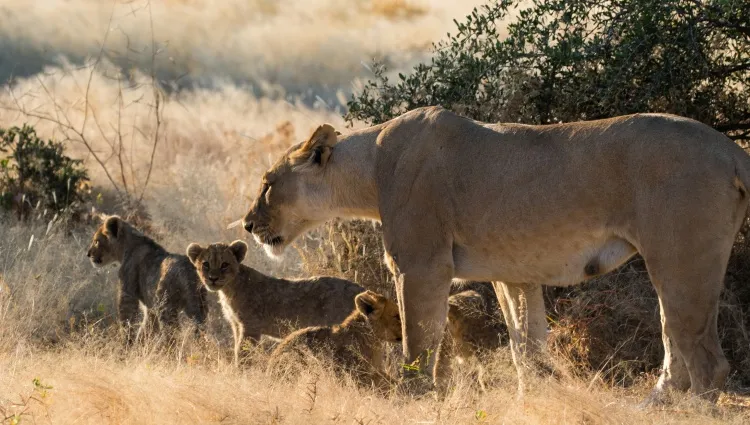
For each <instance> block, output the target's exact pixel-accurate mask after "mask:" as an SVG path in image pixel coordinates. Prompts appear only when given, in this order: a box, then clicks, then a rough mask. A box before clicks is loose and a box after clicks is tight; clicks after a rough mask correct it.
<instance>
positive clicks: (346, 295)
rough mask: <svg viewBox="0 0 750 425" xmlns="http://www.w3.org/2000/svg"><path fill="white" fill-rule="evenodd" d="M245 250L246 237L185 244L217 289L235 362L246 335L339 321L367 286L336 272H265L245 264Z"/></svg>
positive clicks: (204, 278)
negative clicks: (290, 275) (290, 276)
mask: <svg viewBox="0 0 750 425" xmlns="http://www.w3.org/2000/svg"><path fill="white" fill-rule="evenodd" d="M246 254H247V244H246V243H245V242H243V241H234V242H232V243H231V244H229V245H227V244H224V243H214V244H211V245H208V246H207V247H206V248H203V247H201V246H200V245H198V244H197V243H192V244H190V245H189V246H188V248H187V256H188V257H189V258H190V261H192V263H193V265H194V266H195V269H196V270H197V271H198V275H199V276H200V279H201V281H202V282H203V285H205V286H206V288H208V290H209V291H211V292H218V293H219V302H220V303H221V306H222V310H223V311H224V317H226V319H227V321H228V322H229V324H230V325H231V326H232V332H233V334H234V362H235V365H238V364H239V360H240V359H239V355H240V348H241V346H242V342H243V340H246V339H247V340H249V341H250V342H251V343H256V342H257V341H258V340H259V339H260V337H261V335H269V336H272V337H276V338H279V337H283V336H286V335H287V334H288V333H289V331H290V329H295V328H296V329H299V328H302V327H308V326H327V325H333V324H336V323H341V321H343V320H344V319H346V318H347V317H348V316H349V313H351V311H352V305H353V302H354V297H356V296H357V294H359V293H360V292H363V291H364V290H365V289H364V288H363V287H361V286H359V285H357V284H356V283H352V282H349V281H348V280H344V279H337V278H335V277H313V278H310V279H300V280H287V279H278V278H275V277H271V276H266V275H264V274H263V273H260V272H259V271H257V270H255V269H253V268H251V267H248V266H246V265H244V264H242V260H243V259H244V258H245V255H246Z"/></svg>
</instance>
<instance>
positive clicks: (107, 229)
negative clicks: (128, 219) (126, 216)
mask: <svg viewBox="0 0 750 425" xmlns="http://www.w3.org/2000/svg"><path fill="white" fill-rule="evenodd" d="M121 229H122V219H121V218H120V217H118V216H116V215H113V216H111V217H108V218H107V219H106V220H105V221H104V234H105V235H107V236H110V237H112V238H115V239H117V237H118V236H119V235H120V233H121V232H120V230H121Z"/></svg>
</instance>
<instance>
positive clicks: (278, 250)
mask: <svg viewBox="0 0 750 425" xmlns="http://www.w3.org/2000/svg"><path fill="white" fill-rule="evenodd" d="M263 250H264V251H266V255H268V256H269V257H271V258H273V259H275V260H278V259H281V256H283V255H284V251H285V250H286V245H284V244H276V245H270V244H265V243H264V244H263Z"/></svg>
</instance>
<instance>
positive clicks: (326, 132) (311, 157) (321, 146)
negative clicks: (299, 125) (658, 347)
mask: <svg viewBox="0 0 750 425" xmlns="http://www.w3.org/2000/svg"><path fill="white" fill-rule="evenodd" d="M340 134H341V133H339V132H338V131H336V129H334V128H333V126H332V125H330V124H323V125H321V126H319V127H318V128H317V129H316V130H315V131H314V132H313V134H312V136H310V138H309V139H308V140H307V141H306V142H305V143H304V144H303V145H302V147H300V148H299V149H297V150H296V151H295V152H293V153H292V154H291V155H290V159H291V160H292V165H293V166H296V167H301V166H309V167H323V166H325V165H326V163H327V162H328V158H330V157H331V149H332V148H333V145H335V144H336V142H337V141H338V135H340Z"/></svg>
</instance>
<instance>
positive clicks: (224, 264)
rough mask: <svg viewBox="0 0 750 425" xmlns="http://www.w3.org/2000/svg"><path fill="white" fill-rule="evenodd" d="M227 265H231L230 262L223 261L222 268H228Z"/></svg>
mask: <svg viewBox="0 0 750 425" xmlns="http://www.w3.org/2000/svg"><path fill="white" fill-rule="evenodd" d="M227 267H229V263H221V268H222V269H226V268H227Z"/></svg>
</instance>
